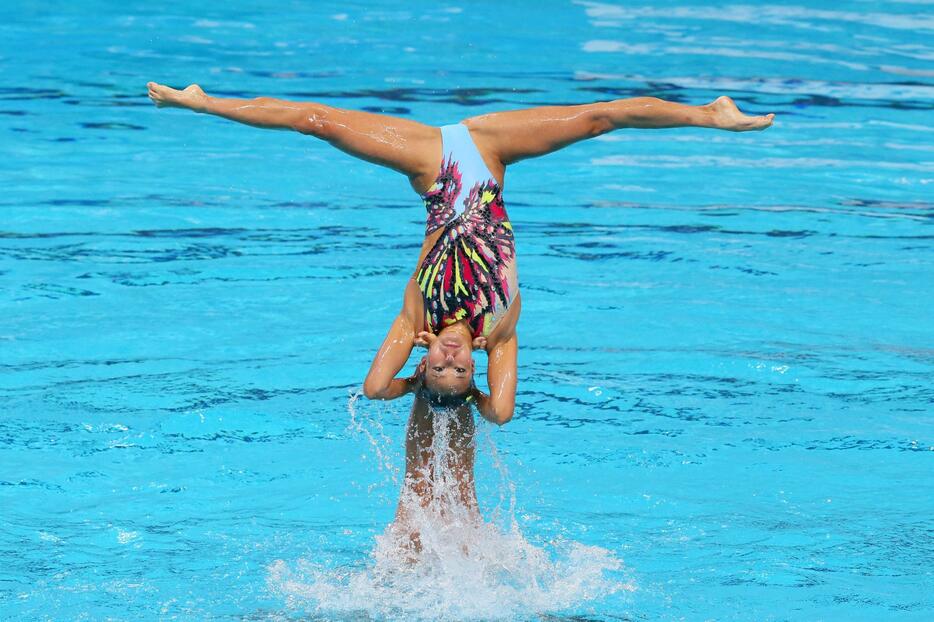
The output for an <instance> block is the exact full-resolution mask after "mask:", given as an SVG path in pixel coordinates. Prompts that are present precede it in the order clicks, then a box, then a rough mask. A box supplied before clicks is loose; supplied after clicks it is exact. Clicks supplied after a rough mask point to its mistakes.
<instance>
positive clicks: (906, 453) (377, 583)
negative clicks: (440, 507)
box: [0, 0, 934, 622]
mask: <svg viewBox="0 0 934 622" xmlns="http://www.w3.org/2000/svg"><path fill="white" fill-rule="evenodd" d="M400 7H402V5H401V4H400V3H390V2H380V3H376V2H359V1H357V2H332V1H329V2H316V3H301V2H285V3H277V4H274V5H270V4H265V3H247V2H241V1H231V2H225V3H220V4H212V5H210V6H209V7H204V8H195V4H193V3H187V2H180V1H178V0H175V1H170V2H158V3H156V2H140V1H136V0H134V1H131V2H125V3H117V2H104V1H81V2H73V3H55V4H54V7H53V6H49V5H46V4H42V3H14V2H9V3H4V4H3V5H2V7H0V136H2V140H0V155H2V158H0V181H2V187H3V193H2V196H0V619H3V620H66V621H72V620H326V621H337V620H417V619H423V620H548V621H554V620H576V621H598V620H601V621H609V620H613V621H616V620H634V621H643V620H644V621H656V620H687V621H693V620H756V621H765V620H768V621H784V620H788V621H798V620H807V621H818V620H846V621H847V622H852V621H857V620H873V621H879V620H899V621H902V620H917V621H922V620H925V621H926V620H932V619H934V598H932V596H931V594H932V590H931V588H932V585H934V577H932V567H934V520H932V516H934V477H932V475H934V425H932V411H934V407H932V402H934V373H932V372H934V330H932V320H931V318H932V314H931V308H932V302H934V244H932V235H934V233H932V229H931V218H932V214H934V202H932V198H934V124H932V119H934V115H932V108H934V68H932V63H931V60H932V58H934V37H932V34H934V10H932V3H931V2H928V1H925V0H903V1H898V0H889V1H886V2H870V1H854V0H850V1H844V2H810V3H806V2H800V3H797V4H792V3H784V2H780V3H777V4H768V5H753V4H729V3H727V4H717V5H716V6H714V5H712V4H710V3H705V2H699V1H698V2H647V1H644V2H626V3H616V4H611V3H600V2H589V1H572V2H548V3H536V2H531V1H523V2H511V3H496V2H490V1H482V2H475V3H467V2H455V1H449V0H442V1H441V2H424V1H416V2H410V3H405V8H400ZM149 80H155V81H158V82H163V83H167V84H171V85H174V86H184V85H186V84H189V83H198V84H200V85H201V86H202V87H203V88H204V89H205V90H206V91H207V92H208V93H209V94H212V95H215V96H230V97H255V96H259V95H266V96H274V97H282V98H286V99H295V100H311V101H320V102H323V103H326V104H329V105H333V106H340V107H347V108H355V109H365V110H370V111H375V112H384V113H387V114H395V115H400V116H404V117H407V118H411V119H417V120H419V121H423V122H426V123H431V124H434V125H442V124H445V123H454V122H457V121H458V120H460V119H463V118H465V117H469V116H472V115H476V114H481V113H485V112H491V111H497V110H505V109H512V108H520V107H528V106H536V105H546V104H577V103H585V102H590V101H596V100H610V99H617V98H624V97H633V96H657V97H662V98H665V99H669V100H675V101H680V102H685V103H691V104H702V103H706V102H708V101H711V100H712V99H714V98H715V97H716V96H718V95H724V94H725V95H730V96H731V97H733V98H734V99H735V100H736V101H737V103H738V104H739V105H740V106H741V108H743V109H744V110H746V111H748V112H751V113H756V114H764V113H767V112H774V113H776V115H777V118H776V123H775V126H774V127H773V128H771V129H769V130H768V131H766V132H764V133H753V134H732V133H725V132H719V133H718V132H713V131H710V130H702V129H678V130H660V131H635V130H620V131H617V132H614V133H612V134H609V135H606V136H603V137H601V138H599V139H595V140H591V141H586V142H583V143H580V144H577V145H574V146H572V147H569V148H567V149H565V150H563V151H561V152H558V153H555V154H552V155H550V156H548V157H546V158H542V159H539V160H533V161H527V162H522V163H520V164H517V165H515V166H514V167H510V169H509V170H508V172H507V176H506V183H505V191H504V197H505V200H506V205H507V208H508V210H509V214H510V216H511V219H512V222H513V225H514V227H515V230H516V236H517V248H518V257H519V260H518V266H519V277H520V282H521V287H522V297H523V314H522V318H521V320H520V323H519V329H518V330H519V341H520V348H521V349H520V357H519V363H520V369H519V394H518V406H517V412H516V417H515V419H514V420H513V421H512V422H510V423H508V424H507V425H505V426H504V427H502V428H495V427H493V426H490V425H487V424H485V423H481V424H478V427H479V432H478V443H477V444H478V453H479V456H478V466H477V478H478V491H479V495H480V504H481V509H482V510H483V513H484V515H485V517H486V518H487V519H488V520H489V521H490V523H491V525H493V526H494V527H495V529H494V532H493V533H494V535H495V537H492V538H491V539H490V540H489V541H488V542H487V546H488V552H489V553H490V558H489V559H490V560H492V561H490V562H489V563H487V562H484V563H485V564H486V565H483V564H481V565H480V566H477V568H478V569H479V570H476V571H475V569H473V567H459V568H456V569H451V568H447V567H445V566H444V565H443V564H439V565H438V566H436V567H434V569H433V570H431V571H430V572H429V571H426V572H424V573H423V574H422V575H412V576H407V577H400V576H389V575H380V574H379V573H378V572H377V571H376V570H374V569H378V567H379V566H378V562H379V559H378V557H379V556H378V552H379V547H378V546H376V544H375V542H376V540H375V538H376V537H377V536H379V534H381V533H382V532H383V530H384V528H385V526H386V525H387V523H389V522H390V521H391V520H392V517H393V512H394V509H395V499H396V496H397V493H398V469H399V468H400V467H401V461H402V436H403V432H404V424H405V419H406V415H407V408H408V403H407V401H406V400H399V401H398V402H395V403H391V404H374V403H368V402H367V401H366V400H365V399H362V398H361V399H353V398H352V396H353V395H354V394H355V393H356V392H357V390H358V389H359V387H360V385H361V383H362V379H363V377H364V375H365V373H366V370H367V369H368V366H369V362H370V359H371V357H372V355H373V353H374V351H375V349H376V348H377V347H378V345H379V343H380V341H381V340H382V337H383V335H384V334H385V331H386V329H387V327H388V325H389V323H390V322H391V320H392V318H393V317H394V315H395V313H396V312H397V311H398V308H399V305H400V301H401V291H402V288H403V286H404V284H405V282H406V279H407V278H408V277H409V275H410V274H411V271H412V269H413V267H414V262H415V259H416V255H417V252H418V248H419V245H420V242H421V238H420V236H421V234H422V231H423V222H424V209H423V207H422V205H421V204H420V202H419V200H418V197H417V196H416V195H415V194H414V193H413V192H412V190H411V188H410V187H409V186H408V184H407V182H406V180H405V179H404V178H403V177H402V176H400V175H398V174H396V173H393V172H391V171H388V170H385V169H380V168H377V167H375V166H372V165H368V164H364V163H362V162H359V161H356V160H353V159H352V158H350V157H349V156H346V155H344V154H342V153H340V152H337V151H336V150H333V149H332V148H330V147H328V146H327V145H325V144H324V143H320V142H317V141H316V140H314V139H312V138H310V137H305V136H301V135H298V134H294V133H285V132H263V131H260V130H256V129H252V128H248V127H245V126H242V125H236V124H234V123H230V122H227V121H223V120H220V119H217V118H211V117H205V116H200V115H195V114H191V113H185V112H181V111H177V110H157V109H156V108H155V107H153V106H152V104H151V103H150V102H149V100H148V99H147V97H146V88H145V84H146V82H147V81H149ZM479 363H480V364H481V365H480V366H481V367H483V366H484V365H485V360H484V357H480V360H479ZM414 364H415V359H414V358H413V360H412V361H411V362H410V365H409V366H408V367H407V369H412V368H414ZM515 556H519V557H522V559H521V560H519V561H518V562H516V563H517V564H518V565H517V566H516V567H515V568H519V567H520V566H521V569H520V570H515V569H514V568H513V567H512V566H509V564H508V563H506V561H504V560H508V559H513V557H515ZM516 559H518V557H517V558H516ZM458 573H460V574H458Z"/></svg>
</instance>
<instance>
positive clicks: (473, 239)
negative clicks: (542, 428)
mask: <svg viewBox="0 0 934 622" xmlns="http://www.w3.org/2000/svg"><path fill="white" fill-rule="evenodd" d="M441 141H442V150H443V156H444V157H443V158H442V161H441V171H440V172H439V173H438V177H437V179H436V180H435V183H434V185H432V187H431V189H430V190H429V191H428V192H426V193H425V194H424V195H422V198H423V199H424V201H425V209H426V210H427V211H428V222H427V224H426V228H425V236H426V237H427V236H429V235H431V234H432V233H434V232H435V231H438V230H439V229H442V232H441V234H440V235H439V237H438V239H437V240H435V243H434V244H433V245H432V247H431V249H430V250H429V251H428V254H427V255H426V256H425V259H424V260H423V261H422V264H421V265H420V266H419V268H418V271H417V272H416V274H415V280H416V282H417V284H418V288H419V290H420V291H421V292H422V298H423V299H424V302H425V324H426V326H427V328H428V330H429V331H431V332H433V333H436V334H437V333H438V332H440V331H441V329H442V328H444V327H445V326H448V325H450V324H454V323H456V322H459V321H461V320H467V322H468V324H469V325H470V328H471V332H472V333H473V336H474V337H479V336H483V337H486V336H488V335H489V334H490V333H491V332H492V331H493V328H494V327H495V326H496V324H497V322H498V321H499V320H500V318H502V316H503V315H504V314H505V313H506V310H507V309H509V305H511V304H512V301H513V300H515V297H516V294H517V293H518V292H519V283H518V279H517V276H516V249H515V240H514V238H513V233H512V224H510V222H509V217H508V216H507V215H506V207H505V206H504V205H503V192H502V188H500V187H499V184H498V183H497V182H496V180H495V179H494V177H493V175H492V174H491V173H490V171H489V169H487V167H486V165H485V164H484V163H483V158H482V157H481V156H480V152H479V151H478V150H477V147H476V145H475V144H474V142H473V140H472V139H471V137H470V132H469V131H468V130H467V126H465V125H463V124H461V123H457V124H455V125H445V126H442V127H441Z"/></svg>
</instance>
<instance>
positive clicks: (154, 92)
mask: <svg viewBox="0 0 934 622" xmlns="http://www.w3.org/2000/svg"><path fill="white" fill-rule="evenodd" d="M146 86H147V87H148V88H149V99H151V100H152V103H154V104H155V105H156V107H157V108H188V109H189V110H194V111H195V112H204V110H205V108H206V107H207V101H208V96H207V95H205V93H204V91H202V90H201V87H200V86H198V85H197V84H192V85H190V86H188V87H186V88H185V89H184V90H182V91H179V90H178V89H173V88H172V87H170V86H165V85H164V84H158V83H156V82H147V83H146Z"/></svg>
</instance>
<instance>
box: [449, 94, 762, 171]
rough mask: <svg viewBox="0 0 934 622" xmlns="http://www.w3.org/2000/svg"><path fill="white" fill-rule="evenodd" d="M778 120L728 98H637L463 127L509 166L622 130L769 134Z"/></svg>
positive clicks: (502, 115)
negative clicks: (689, 101)
mask: <svg viewBox="0 0 934 622" xmlns="http://www.w3.org/2000/svg"><path fill="white" fill-rule="evenodd" d="M774 116H775V115H773V114H768V115H764V116H749V115H745V114H743V113H742V112H740V111H739V109H738V108H737V107H736V104H734V103H733V100H732V99H730V98H729V97H726V96H723V97H718V98H717V99H716V100H714V101H712V102H711V103H709V104H705V105H703V106H687V105H684V104H678V103H675V102H669V101H665V100H662V99H658V98H655V97H634V98H630V99H618V100H616V101H609V102H596V103H592V104H580V105H576V106H542V107H539V108H526V109H523V110H510V111H507V112H494V113H490V114H484V115H478V116H476V117H470V118H469V119H465V120H464V124H465V125H467V127H468V128H470V130H471V132H472V133H473V134H474V136H475V137H476V138H477V139H478V144H482V145H483V146H484V147H486V149H487V150H488V152H490V154H491V155H492V156H495V157H497V158H498V159H499V161H500V162H501V163H502V164H503V165H504V166H505V165H508V164H512V163H513V162H518V161H519V160H525V159H527V158H534V157H538V156H542V155H545V154H548V153H552V152H553V151H557V150H559V149H561V148H563V147H567V146H568V145H570V144H573V143H576V142H578V141H581V140H584V139H587V138H593V137H595V136H600V135H601V134H606V133H607V132H611V131H613V130H617V129H622V128H645V129H660V128H672V127H708V128H713V129H719V130H729V131H733V132H745V131H750V130H764V129H765V128H767V127H769V126H770V125H772V118H773V117H774Z"/></svg>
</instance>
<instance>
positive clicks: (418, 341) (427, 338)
mask: <svg viewBox="0 0 934 622" xmlns="http://www.w3.org/2000/svg"><path fill="white" fill-rule="evenodd" d="M437 338H438V335H436V334H434V333H429V332H428V331H427V330H423V331H419V333H418V334H417V335H415V339H414V343H415V345H417V346H418V347H420V348H427V347H429V346H430V345H431V344H433V343H434V342H435V340H436V339H437Z"/></svg>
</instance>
